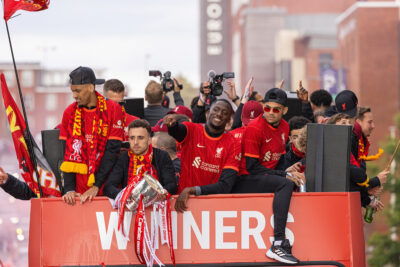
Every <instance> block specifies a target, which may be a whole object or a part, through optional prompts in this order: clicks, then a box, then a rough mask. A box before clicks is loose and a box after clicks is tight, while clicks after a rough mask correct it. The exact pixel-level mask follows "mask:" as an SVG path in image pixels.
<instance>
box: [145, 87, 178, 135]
mask: <svg viewBox="0 0 400 267" xmlns="http://www.w3.org/2000/svg"><path fill="white" fill-rule="evenodd" d="M173 83H174V86H173V91H174V94H173V95H174V102H175V105H176V106H180V105H181V106H183V105H184V102H183V99H182V97H181V93H180V90H181V86H180V84H179V83H178V81H177V80H176V79H174V80H173ZM170 87H171V86H170ZM170 87H168V88H170ZM166 93H167V92H166V91H165V90H164V88H163V86H162V85H161V84H160V83H158V82H156V81H150V82H149V83H148V84H147V86H146V88H145V91H144V94H145V96H144V97H145V100H146V101H147V107H146V108H145V109H144V119H145V120H147V121H148V122H149V123H150V125H151V126H152V127H153V126H155V125H156V124H157V122H158V121H159V120H160V119H162V118H164V116H165V115H167V113H168V111H171V109H169V108H165V107H163V106H162V100H163V98H164V95H165V94H166Z"/></svg>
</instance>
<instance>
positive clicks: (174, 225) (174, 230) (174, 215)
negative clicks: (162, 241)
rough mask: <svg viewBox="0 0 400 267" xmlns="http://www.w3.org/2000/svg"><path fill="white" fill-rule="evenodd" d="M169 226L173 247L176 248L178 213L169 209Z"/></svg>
mask: <svg viewBox="0 0 400 267" xmlns="http://www.w3.org/2000/svg"><path fill="white" fill-rule="evenodd" d="M171 227H172V242H173V243H174V249H178V214H177V213H176V211H171Z"/></svg>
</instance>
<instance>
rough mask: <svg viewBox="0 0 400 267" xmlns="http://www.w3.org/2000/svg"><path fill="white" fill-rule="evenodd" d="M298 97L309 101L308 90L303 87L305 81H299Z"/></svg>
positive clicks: (305, 101)
mask: <svg viewBox="0 0 400 267" xmlns="http://www.w3.org/2000/svg"><path fill="white" fill-rule="evenodd" d="M297 98H298V99H300V100H301V102H304V103H307V102H308V91H307V90H306V88H304V87H303V83H302V81H301V80H300V81H299V89H298V90H297Z"/></svg>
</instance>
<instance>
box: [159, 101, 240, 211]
mask: <svg viewBox="0 0 400 267" xmlns="http://www.w3.org/2000/svg"><path fill="white" fill-rule="evenodd" d="M232 113H233V109H232V106H231V104H230V103H229V102H228V101H227V100H225V99H218V100H216V101H215V102H214V103H213V104H212V105H211V109H210V113H209V115H208V118H207V123H206V124H205V125H202V124H197V123H191V122H184V123H177V122H176V120H175V119H174V117H173V116H171V115H167V116H166V117H165V118H164V122H165V124H166V125H167V126H168V133H169V134H170V135H171V136H172V137H174V138H175V139H176V140H177V141H178V142H180V143H181V144H182V157H181V159H182V164H181V177H180V180H179V185H178V193H179V194H180V195H179V197H178V199H177V201H176V203H175V209H176V210H177V211H179V212H183V211H185V210H186V209H187V206H186V201H187V199H188V197H189V195H196V196H198V195H208V194H222V193H229V192H230V191H231V189H232V187H233V185H234V184H235V179H236V175H237V173H238V171H239V162H240V148H239V147H238V146H237V145H236V142H235V140H234V137H233V136H232V135H231V134H230V133H225V126H226V124H227V123H228V122H229V120H230V117H231V115H232Z"/></svg>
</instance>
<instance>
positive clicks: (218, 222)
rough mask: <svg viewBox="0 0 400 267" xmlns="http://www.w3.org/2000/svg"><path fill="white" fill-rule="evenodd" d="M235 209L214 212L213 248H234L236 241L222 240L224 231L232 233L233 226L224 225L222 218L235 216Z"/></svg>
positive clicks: (233, 230)
mask: <svg viewBox="0 0 400 267" xmlns="http://www.w3.org/2000/svg"><path fill="white" fill-rule="evenodd" d="M236 217H237V211H216V212H215V248H216V249H236V248H237V242H224V233H234V232H235V226H224V218H236Z"/></svg>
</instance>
